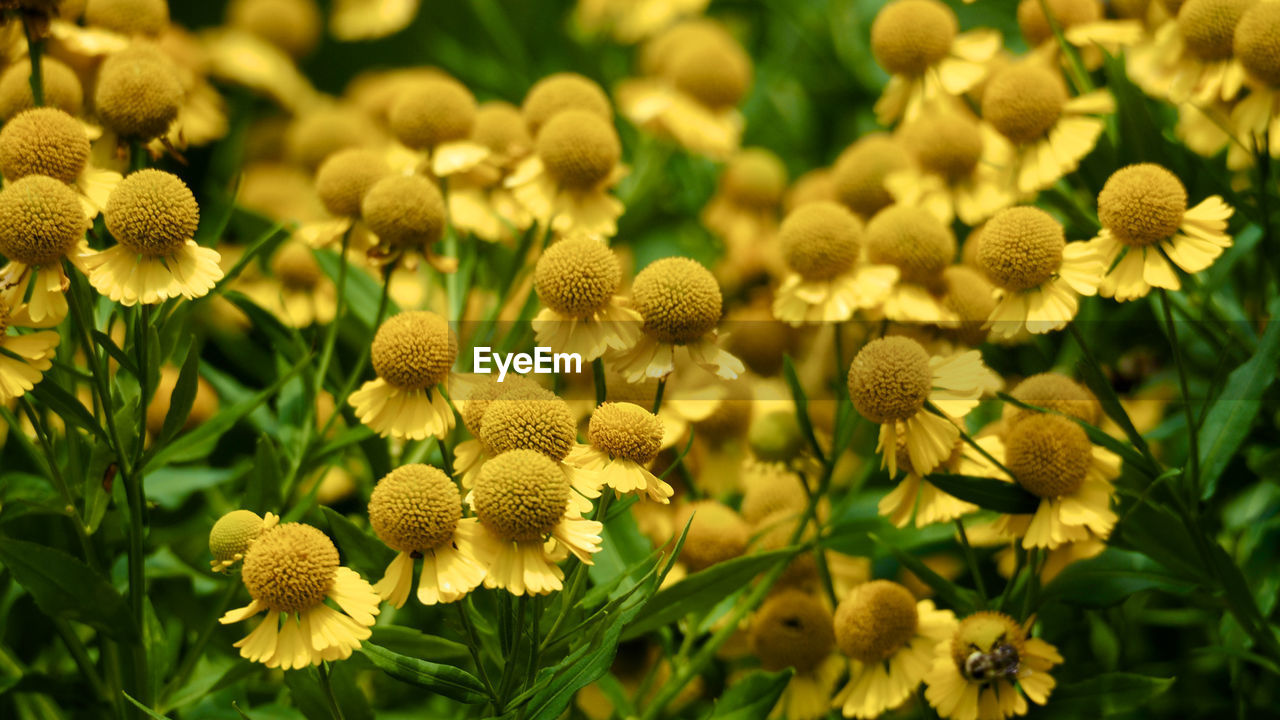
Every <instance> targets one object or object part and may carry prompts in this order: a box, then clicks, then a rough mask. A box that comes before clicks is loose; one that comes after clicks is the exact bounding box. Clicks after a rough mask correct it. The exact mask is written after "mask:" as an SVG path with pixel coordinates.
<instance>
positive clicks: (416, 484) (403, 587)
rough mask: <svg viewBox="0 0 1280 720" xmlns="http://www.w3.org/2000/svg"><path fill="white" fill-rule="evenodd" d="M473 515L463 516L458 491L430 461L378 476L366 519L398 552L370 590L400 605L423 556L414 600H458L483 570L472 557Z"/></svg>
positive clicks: (480, 578)
mask: <svg viewBox="0 0 1280 720" xmlns="http://www.w3.org/2000/svg"><path fill="white" fill-rule="evenodd" d="M477 522H478V521H477V520H476V519H475V518H463V517H462V496H461V495H459V494H458V488H457V486H456V485H454V484H453V481H451V480H450V479H449V477H448V476H447V475H445V474H444V473H443V472H441V471H439V470H437V469H436V468H433V467H431V466H430V465H420V464H418V465H402V466H401V467H398V468H396V469H395V470H392V471H391V472H390V473H388V474H387V475H386V477H384V478H382V479H381V480H379V481H378V484H377V486H376V487H374V488H373V494H372V495H371V496H370V498H369V524H370V525H372V526H373V532H374V533H375V534H377V536H378V538H379V539H380V540H382V542H384V543H386V544H387V546H388V547H390V548H391V549H392V550H395V551H396V552H397V554H396V557H395V559H394V560H392V561H391V564H390V565H388V566H387V571H386V573H385V574H384V575H383V578H382V580H380V581H378V582H377V583H376V584H374V586H373V589H374V590H376V591H377V592H378V595H379V596H381V597H382V599H383V600H386V601H387V602H389V603H391V605H392V606H394V607H397V608H399V607H404V603H405V600H407V599H408V597H409V588H410V587H411V586H412V585H413V566H414V563H415V562H416V561H417V559H418V558H422V574H421V576H420V577H419V579H418V602H420V603H422V604H423V605H435V604H436V603H450V602H454V601H456V600H461V599H462V598H463V597H464V596H466V594H467V593H469V592H471V591H472V590H474V589H476V588H477V587H479V586H480V583H481V582H482V581H483V580H484V576H485V569H484V566H483V565H481V564H480V562H479V561H478V560H476V558H475V554H474V550H473V545H472V542H473V541H472V538H473V537H474V536H475V534H476V533H477V532H479V529H478V528H477V527H476V523H477Z"/></svg>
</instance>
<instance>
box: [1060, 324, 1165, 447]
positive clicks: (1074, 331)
mask: <svg viewBox="0 0 1280 720" xmlns="http://www.w3.org/2000/svg"><path fill="white" fill-rule="evenodd" d="M1067 330H1069V331H1070V332H1071V337H1072V338H1074V339H1075V341H1076V346H1078V347H1079V348H1080V353H1081V354H1083V355H1084V361H1085V362H1086V363H1088V364H1089V366H1090V367H1091V368H1092V369H1093V374H1094V375H1095V376H1097V377H1100V378H1106V374H1105V373H1103V372H1102V365H1100V364H1099V363H1098V358H1097V356H1095V355H1094V354H1093V350H1091V349H1089V343H1088V342H1087V341H1085V339H1084V333H1082V332H1080V328H1078V327H1076V324H1075V322H1069V323H1067ZM1105 389H1106V390H1107V391H1108V392H1110V394H1111V400H1112V401H1113V404H1114V405H1115V407H1118V408H1119V409H1120V417H1115V418H1112V420H1115V421H1116V423H1117V424H1118V425H1120V427H1121V429H1123V430H1124V433H1125V435H1126V436H1127V437H1128V438H1129V442H1130V443H1131V444H1132V445H1133V446H1134V447H1136V448H1137V449H1138V452H1140V453H1142V457H1144V458H1146V459H1147V462H1149V463H1151V467H1153V468H1159V467H1161V465H1160V462H1159V461H1158V460H1156V457H1155V455H1153V454H1151V447H1150V446H1149V445H1147V440H1146V438H1144V437H1142V433H1139V432H1138V429H1137V428H1135V427H1134V426H1133V420H1131V419H1130V418H1129V415H1128V413H1126V412H1125V411H1124V407H1123V406H1122V405H1120V398H1119V397H1116V394H1115V391H1114V390H1112V389H1111V388H1110V386H1108V387H1107V388H1105ZM1157 472H1158V471H1157Z"/></svg>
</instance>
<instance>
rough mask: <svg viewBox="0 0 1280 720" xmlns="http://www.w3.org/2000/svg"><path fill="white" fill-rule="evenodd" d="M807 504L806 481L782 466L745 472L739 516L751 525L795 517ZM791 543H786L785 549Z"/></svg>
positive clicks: (768, 465)
mask: <svg viewBox="0 0 1280 720" xmlns="http://www.w3.org/2000/svg"><path fill="white" fill-rule="evenodd" d="M808 502H809V495H808V493H806V492H805V488H804V481H803V480H802V479H801V478H800V476H799V475H797V474H795V473H794V472H791V471H790V470H787V469H786V468H785V467H784V466H782V465H776V464H772V463H756V464H754V465H751V466H749V467H747V468H744V469H743V471H742V505H741V510H740V512H741V513H742V518H743V519H744V520H746V521H747V522H749V523H751V524H752V525H755V526H757V527H758V526H760V525H761V524H763V523H765V522H767V521H768V520H769V519H770V518H771V517H774V516H777V517H787V516H795V515H796V514H797V513H799V512H801V511H802V510H804V508H805V506H806V505H807V504H808ZM787 529H788V530H790V529H791V528H790V527H788V528H787ZM788 539H789V537H788V538H784V539H783V545H785V544H786V540H788Z"/></svg>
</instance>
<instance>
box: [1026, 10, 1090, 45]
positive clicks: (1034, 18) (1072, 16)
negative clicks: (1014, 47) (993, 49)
mask: <svg viewBox="0 0 1280 720" xmlns="http://www.w3.org/2000/svg"><path fill="white" fill-rule="evenodd" d="M1042 2H1043V0H1022V2H1020V3H1018V27H1020V28H1022V36H1023V37H1025V38H1026V39H1027V44H1028V45H1040V44H1041V43H1045V42H1048V41H1049V40H1052V39H1053V27H1052V26H1051V25H1050V24H1049V19H1048V18H1046V17H1045V15H1044V7H1043V6H1042V5H1041V3H1042ZM1047 4H1048V6H1049V12H1050V13H1051V14H1052V15H1053V19H1054V20H1056V21H1057V23H1058V27H1060V28H1062V29H1063V30H1067V29H1068V28H1071V27H1074V26H1076V25H1082V24H1084V23H1091V22H1097V21H1098V20H1101V19H1102V3H1101V2H1100V1H1099V0H1049V2H1048V3H1047Z"/></svg>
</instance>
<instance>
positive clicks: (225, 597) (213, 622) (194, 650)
mask: <svg viewBox="0 0 1280 720" xmlns="http://www.w3.org/2000/svg"><path fill="white" fill-rule="evenodd" d="M239 587H240V583H238V582H233V581H228V582H227V584H226V587H225V588H223V590H222V594H221V595H219V596H218V599H217V600H216V601H215V603H214V606H213V613H212V614H211V615H210V616H209V620H208V622H206V623H205V626H204V627H203V628H201V629H200V634H199V635H198V636H196V641H195V643H194V644H193V645H192V646H191V647H190V648H189V649H188V650H187V652H186V653H185V654H184V655H183V657H182V664H181V665H179V666H178V671H177V672H176V673H174V675H173V679H172V680H170V681H169V685H168V686H167V687H166V688H165V695H166V696H168V695H170V694H172V693H173V692H174V691H176V690H178V689H179V688H181V687H182V684H183V683H184V682H186V680H187V676H188V675H190V674H191V671H192V670H194V669H195V667H196V663H197V662H199V661H200V658H201V656H203V655H204V648H205V646H206V645H208V644H209V639H210V638H212V637H213V631H214V630H216V629H217V628H218V618H220V617H222V614H223V613H225V612H226V610H227V606H228V605H230V604H231V600H232V599H233V598H235V595H236V590H237V589H239Z"/></svg>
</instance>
